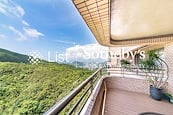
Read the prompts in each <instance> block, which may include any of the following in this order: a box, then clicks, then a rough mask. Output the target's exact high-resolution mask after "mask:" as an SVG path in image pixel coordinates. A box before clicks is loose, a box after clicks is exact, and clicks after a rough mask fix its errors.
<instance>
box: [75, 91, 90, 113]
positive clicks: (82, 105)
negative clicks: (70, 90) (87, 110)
mask: <svg viewBox="0 0 173 115" xmlns="http://www.w3.org/2000/svg"><path fill="white" fill-rule="evenodd" d="M90 95H91V93H90V94H89V95H88V97H87V98H86V100H85V102H84V104H83V105H82V107H81V108H80V110H79V111H78V115H79V114H80V113H81V111H82V109H83V108H84V106H85V103H86V102H87V100H88V98H89V97H90Z"/></svg>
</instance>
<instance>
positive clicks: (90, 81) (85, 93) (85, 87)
mask: <svg viewBox="0 0 173 115" xmlns="http://www.w3.org/2000/svg"><path fill="white" fill-rule="evenodd" d="M101 75H102V68H99V69H98V70H97V71H96V72H95V73H93V74H92V75H91V76H90V77H89V78H87V79H86V80H85V81H84V82H83V83H82V84H80V85H79V86H78V87H77V88H76V89H74V90H73V91H72V92H71V93H69V94H68V95H67V96H66V97H64V98H63V99H62V100H60V101H59V102H58V103H56V104H55V105H54V106H53V107H51V108H50V109H49V110H48V111H47V112H45V113H44V115H57V114H60V113H61V112H62V111H63V109H64V108H65V107H66V106H67V105H68V104H69V103H70V102H71V101H72V100H73V99H74V98H75V97H76V96H77V95H78V94H79V93H81V92H82V94H81V96H80V97H79V99H78V100H77V101H76V103H75V104H74V105H73V106H72V107H70V110H69V111H68V112H67V113H68V114H69V115H71V114H73V113H74V112H75V114H80V112H81V110H82V109H83V107H84V105H85V103H86V101H87V99H88V98H89V96H90V95H91V93H92V91H93V89H94V86H95V85H96V82H97V81H98V78H99V77H101ZM77 107H80V108H78V110H77V111H76V109H77Z"/></svg>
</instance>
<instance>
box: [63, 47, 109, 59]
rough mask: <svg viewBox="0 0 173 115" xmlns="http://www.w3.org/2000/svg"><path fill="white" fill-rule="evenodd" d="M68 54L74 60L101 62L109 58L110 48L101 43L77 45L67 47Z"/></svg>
mask: <svg viewBox="0 0 173 115" xmlns="http://www.w3.org/2000/svg"><path fill="white" fill-rule="evenodd" d="M66 56H67V57H68V59H69V60H71V61H74V60H76V58H77V60H78V61H95V62H100V61H103V60H106V59H107V56H108V48H107V47H104V46H101V45H99V44H88V45H83V46H82V45H76V46H74V47H70V48H67V49H66Z"/></svg>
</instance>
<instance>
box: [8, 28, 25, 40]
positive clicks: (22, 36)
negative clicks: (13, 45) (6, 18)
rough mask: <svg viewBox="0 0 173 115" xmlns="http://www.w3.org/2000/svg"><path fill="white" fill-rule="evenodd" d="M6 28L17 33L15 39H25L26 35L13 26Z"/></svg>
mask: <svg viewBox="0 0 173 115" xmlns="http://www.w3.org/2000/svg"><path fill="white" fill-rule="evenodd" d="M8 28H9V29H10V30H11V31H12V32H14V33H15V34H16V35H17V40H19V41H24V40H27V37H26V36H25V35H24V34H23V33H22V32H20V31H19V30H17V29H16V28H14V27H13V26H8Z"/></svg>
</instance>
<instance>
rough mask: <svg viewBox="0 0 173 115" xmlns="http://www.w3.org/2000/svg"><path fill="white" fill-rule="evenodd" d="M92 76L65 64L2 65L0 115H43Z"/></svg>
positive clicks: (0, 71) (90, 72)
mask: <svg viewBox="0 0 173 115" xmlns="http://www.w3.org/2000/svg"><path fill="white" fill-rule="evenodd" d="M92 73H93V71H90V70H88V69H82V68H76V67H74V66H71V65H66V64H57V63H49V62H42V63H40V64H38V65H32V64H29V63H16V62H0V114H1V115H13V114H14V115H22V114H23V115H26V114H29V115H30V114H31V115H39V114H43V113H44V112H46V111H47V110H48V109H49V108H50V107H51V106H53V105H54V104H55V103H56V102H57V101H59V100H60V99H62V98H63V97H64V96H65V95H67V94H68V93H69V92H70V91H72V90H73V89H74V88H76V87H77V86H78V85H79V84H80V83H81V82H83V81H84V80H85V79H86V78H87V77H89V76H90V75H91V74H92Z"/></svg>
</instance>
